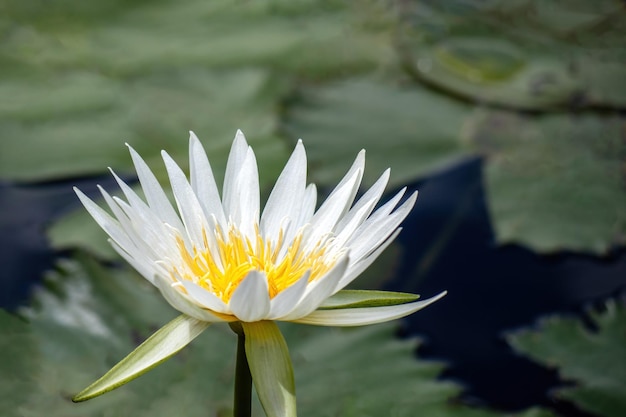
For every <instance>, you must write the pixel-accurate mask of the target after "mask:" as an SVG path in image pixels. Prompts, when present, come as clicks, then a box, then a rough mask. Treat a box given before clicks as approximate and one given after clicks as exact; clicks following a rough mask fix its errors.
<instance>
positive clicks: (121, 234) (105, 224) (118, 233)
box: [74, 187, 133, 246]
mask: <svg viewBox="0 0 626 417" xmlns="http://www.w3.org/2000/svg"><path fill="white" fill-rule="evenodd" d="M74 192H75V193H76V195H77V196H78V198H79V199H80V202H81V203H83V206H85V208H86V209H87V212H88V213H89V214H90V215H91V217H93V219H94V220H95V221H96V223H98V225H99V226H100V227H101V228H102V229H103V230H104V231H105V232H106V233H107V234H108V235H109V236H110V237H111V238H112V239H113V240H114V241H116V242H118V244H120V245H122V246H133V244H132V243H131V240H130V238H129V237H128V234H127V233H126V231H125V230H124V229H123V228H121V227H120V224H119V222H118V221H117V220H115V219H114V218H113V217H111V216H110V215H109V213H107V212H106V211H104V210H103V209H102V208H101V207H100V206H98V205H97V204H96V203H94V202H93V200H92V199H90V198H89V197H87V196H86V195H85V194H83V192H82V191H80V190H79V189H78V188H76V187H74Z"/></svg>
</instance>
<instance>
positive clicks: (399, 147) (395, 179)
mask: <svg viewBox="0 0 626 417" xmlns="http://www.w3.org/2000/svg"><path fill="white" fill-rule="evenodd" d="M467 114H468V108H467V107H466V106H465V105H463V104H460V103H458V102H456V101H455V100H453V99H451V98H448V97H445V96H441V95H438V94H436V93H433V92H431V91H429V90H427V89H423V88H415V86H412V85H393V84H391V83H384V82H378V81H375V80H373V79H351V80H346V81H342V82H338V83H335V84H331V85H327V86H324V87H311V88H307V89H305V90H303V91H302V92H301V95H300V96H299V99H298V101H296V102H294V103H293V105H292V106H291V107H290V108H289V109H288V111H287V114H286V119H285V129H286V131H287V133H288V135H289V136H290V137H296V136H295V135H296V134H301V135H302V137H303V140H304V143H305V145H306V148H307V154H308V157H309V160H310V164H311V171H312V176H313V178H314V180H315V181H316V182H317V183H319V184H322V185H330V184H332V183H333V182H335V181H337V179H339V178H341V176H342V175H343V174H344V172H345V170H346V161H350V160H352V159H354V157H355V156H356V154H357V153H358V152H359V151H360V150H361V149H366V150H367V156H366V160H367V168H366V170H365V175H364V180H363V181H364V183H365V184H371V183H373V182H374V181H375V180H376V178H378V176H379V175H380V174H381V173H382V172H383V171H384V170H385V169H386V168H388V167H391V170H392V174H391V180H390V183H391V184H392V185H400V184H404V183H406V182H409V181H412V180H414V179H415V178H416V177H417V176H419V175H424V174H425V173H427V172H429V171H432V170H434V169H437V168H441V167H443V166H445V165H446V164H447V163H450V162H451V161H454V160H456V159H457V158H459V157H460V156H462V155H464V154H465V151H464V149H463V147H462V145H461V144H460V142H459V140H458V138H459V136H460V132H461V128H462V124H463V121H464V117H466V116H467ZM299 132H302V133H299Z"/></svg>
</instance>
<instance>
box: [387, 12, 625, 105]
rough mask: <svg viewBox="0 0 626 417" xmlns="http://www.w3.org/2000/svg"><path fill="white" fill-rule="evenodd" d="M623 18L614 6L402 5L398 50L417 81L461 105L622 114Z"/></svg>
mask: <svg viewBox="0 0 626 417" xmlns="http://www.w3.org/2000/svg"><path fill="white" fill-rule="evenodd" d="M624 16H625V12H624V8H623V5H622V4H621V2H619V1H617V0H606V1H598V2H592V3H589V2H581V1H575V2H572V1H551V2H545V1H537V0H521V1H515V2H496V1H487V2H466V1H462V0H452V1H448V2H445V3H437V2H432V1H427V0H422V1H414V2H405V3H403V9H402V12H401V13H400V19H401V21H402V22H403V27H402V28H401V29H400V30H399V42H398V46H399V50H400V54H401V56H402V57H403V61H404V63H405V65H406V67H407V68H408V69H409V71H410V72H411V73H412V74H413V75H414V76H415V77H416V79H417V80H419V81H420V82H422V83H427V84H429V85H431V86H434V87H436V88H438V89H440V90H441V91H443V92H445V93H446V94H450V95H454V96H457V97H461V98H463V99H464V100H470V101H475V102H481V103H488V104H490V105H495V106H498V107H506V108H516V109H526V110H548V109H556V108H561V109H563V108H569V107H572V106H576V107H580V108H584V107H589V106H591V107H596V106H598V107H617V108H623V107H624V105H626V101H625V99H624V96H625V95H624V88H623V87H624V83H623V79H624V77H625V76H626V69H624V65H623V62H624V59H625V57H626V48H624V46H623V42H619V39H623V37H624V35H625V34H626V25H624V23H623V21H624ZM597 64H598V65H597Z"/></svg>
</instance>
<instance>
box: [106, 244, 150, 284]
mask: <svg viewBox="0 0 626 417" xmlns="http://www.w3.org/2000/svg"><path fill="white" fill-rule="evenodd" d="M109 242H110V243H111V246H112V247H113V249H114V250H115V251H116V252H117V253H118V254H119V255H120V256H121V257H122V258H124V260H125V261H126V262H128V263H129V264H130V266H132V267H133V268H135V270H136V271H137V272H139V274H140V275H141V276H142V277H144V278H145V279H146V280H147V281H148V282H149V283H150V284H152V285H156V283H155V281H154V277H155V268H154V267H153V266H152V265H150V264H149V263H148V262H146V261H145V260H144V259H138V258H136V257H134V256H133V255H132V254H131V253H129V252H128V251H127V250H126V249H125V248H123V247H121V246H120V245H118V244H117V243H116V242H114V241H112V240H109ZM135 254H136V251H135Z"/></svg>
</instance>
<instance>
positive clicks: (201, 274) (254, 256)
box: [174, 226, 337, 303]
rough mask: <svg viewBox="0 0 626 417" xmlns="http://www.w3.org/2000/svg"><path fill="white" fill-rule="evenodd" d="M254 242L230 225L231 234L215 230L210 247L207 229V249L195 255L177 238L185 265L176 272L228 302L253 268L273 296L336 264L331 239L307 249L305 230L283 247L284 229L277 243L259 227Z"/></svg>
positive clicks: (325, 271)
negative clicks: (330, 250) (304, 239)
mask: <svg viewBox="0 0 626 417" xmlns="http://www.w3.org/2000/svg"><path fill="white" fill-rule="evenodd" d="M255 229H256V233H255V235H256V236H255V238H254V241H253V240H250V239H249V238H248V237H246V236H245V235H243V234H242V233H241V231H239V230H238V229H236V228H235V227H233V226H231V227H230V228H229V230H228V233H223V232H222V231H221V230H220V229H218V230H216V231H215V241H216V243H217V245H216V247H215V248H213V249H208V248H209V244H208V239H207V236H206V232H205V231H203V235H204V248H202V249H200V250H198V249H197V248H195V247H194V248H193V255H192V254H190V253H189V251H188V250H187V249H186V248H185V244H184V242H183V240H182V239H181V238H178V239H177V243H178V248H179V250H180V252H181V255H182V259H183V262H184V263H185V266H186V267H185V268H182V269H183V270H182V271H181V270H180V269H178V268H174V271H175V272H176V273H177V275H178V276H179V277H181V278H182V279H186V280H190V281H193V282H194V283H196V284H198V285H200V286H201V287H203V288H205V289H207V290H209V291H211V292H212V293H213V294H215V295H216V296H217V297H219V298H221V299H222V300H223V301H224V302H225V303H228V302H229V300H230V298H231V296H232V294H233V292H234V291H235V289H237V287H238V286H239V284H240V283H241V282H242V281H243V280H244V278H245V277H246V276H247V275H248V273H250V272H251V271H260V272H263V273H265V276H266V277H267V282H268V289H269V296H270V298H274V297H275V296H276V295H278V294H279V293H280V292H281V291H284V290H285V289H287V288H289V287H290V286H291V285H293V284H294V283H295V282H296V281H298V279H300V278H301V277H302V276H303V275H304V274H305V273H306V272H307V271H310V276H309V282H311V281H314V280H316V279H317V278H319V277H321V276H323V275H324V274H326V273H327V272H328V271H329V270H330V269H331V268H332V267H333V265H334V264H335V263H336V261H337V254H334V255H330V256H329V254H328V253H327V251H328V247H329V245H328V244H327V243H328V242H329V240H328V239H322V240H320V241H319V242H318V243H317V244H316V245H315V246H314V247H313V248H308V249H307V248H304V247H303V246H304V245H303V242H302V240H303V231H300V232H298V234H297V235H296V236H295V238H294V239H293V241H292V242H291V244H290V245H289V246H288V247H286V248H283V238H284V236H283V232H282V230H281V233H280V235H279V238H278V241H277V242H272V241H270V240H265V239H263V237H262V236H261V233H260V231H259V228H258V226H257V227H256V228H255Z"/></svg>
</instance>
